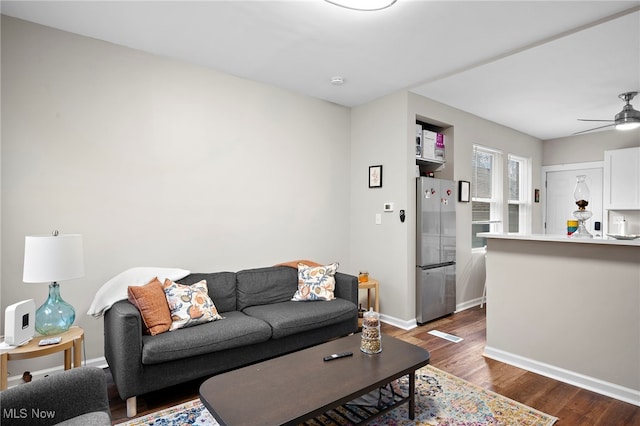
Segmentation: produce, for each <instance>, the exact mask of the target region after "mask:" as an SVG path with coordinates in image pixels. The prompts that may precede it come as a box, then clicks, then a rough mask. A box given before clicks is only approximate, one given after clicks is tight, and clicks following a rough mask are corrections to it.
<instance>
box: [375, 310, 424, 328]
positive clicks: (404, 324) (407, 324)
mask: <svg viewBox="0 0 640 426" xmlns="http://www.w3.org/2000/svg"><path fill="white" fill-rule="evenodd" d="M380 321H382V322H383V323H385V324H389V325H392V326H394V327H398V328H401V329H403V330H411V329H413V328H416V327H417V326H418V323H417V322H416V319H415V318H414V319H411V320H409V321H405V320H401V319H400V318H396V317H392V316H391V315H385V314H380Z"/></svg>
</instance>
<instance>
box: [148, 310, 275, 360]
mask: <svg viewBox="0 0 640 426" xmlns="http://www.w3.org/2000/svg"><path fill="white" fill-rule="evenodd" d="M270 337H271V327H269V324H267V323H266V322H264V321H262V320H260V319H258V318H253V317H250V316H248V315H245V314H243V313H242V312H226V313H225V315H224V319H222V320H220V321H214V322H208V323H205V324H200V325H196V326H194V327H187V328H181V329H179V330H176V331H172V332H171V333H163V334H158V335H157V336H142V363H143V364H158V363H161V362H166V361H175V360H177V359H182V358H188V357H192V356H196V355H202V354H208V353H212V352H217V351H222V350H225V349H231V348H235V347H239V346H246V345H251V344H253V343H258V342H264V341H267V340H269V338H270Z"/></svg>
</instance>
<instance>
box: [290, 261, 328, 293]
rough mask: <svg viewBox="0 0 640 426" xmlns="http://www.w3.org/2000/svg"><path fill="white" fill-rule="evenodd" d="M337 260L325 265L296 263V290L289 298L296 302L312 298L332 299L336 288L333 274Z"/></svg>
mask: <svg viewBox="0 0 640 426" xmlns="http://www.w3.org/2000/svg"><path fill="white" fill-rule="evenodd" d="M338 266H339V265H338V262H334V263H332V264H330V265H326V266H309V265H305V264H304V263H299V264H298V290H297V291H296V293H295V294H294V295H293V298H292V299H291V300H294V301H296V302H303V301H312V300H333V299H335V298H336V297H335V296H334V294H333V292H334V290H335V288H336V279H335V278H334V275H335V274H336V272H337V271H338Z"/></svg>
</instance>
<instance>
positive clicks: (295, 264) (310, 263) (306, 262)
mask: <svg viewBox="0 0 640 426" xmlns="http://www.w3.org/2000/svg"><path fill="white" fill-rule="evenodd" d="M298 263H302V264H303V265H307V266H314V267H315V266H322V265H321V264H320V263H316V262H314V261H312V260H292V261H291V262H284V263H278V264H277V265H275V266H288V267H289V268H296V269H298Z"/></svg>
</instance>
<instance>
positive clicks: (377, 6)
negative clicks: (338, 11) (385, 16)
mask: <svg viewBox="0 0 640 426" xmlns="http://www.w3.org/2000/svg"><path fill="white" fill-rule="evenodd" d="M324 1H326V2H327V3H331V4H334V5H336V6H340V7H344V8H345V9H351V10H360V11H374V10H382V9H386V8H388V7H389V6H392V5H393V4H394V3H395V2H396V1H397V0H324Z"/></svg>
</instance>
